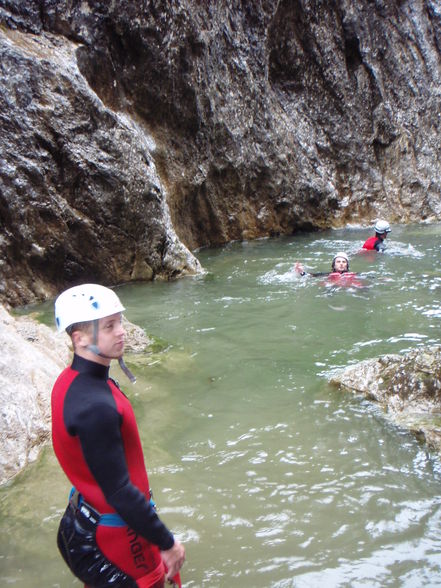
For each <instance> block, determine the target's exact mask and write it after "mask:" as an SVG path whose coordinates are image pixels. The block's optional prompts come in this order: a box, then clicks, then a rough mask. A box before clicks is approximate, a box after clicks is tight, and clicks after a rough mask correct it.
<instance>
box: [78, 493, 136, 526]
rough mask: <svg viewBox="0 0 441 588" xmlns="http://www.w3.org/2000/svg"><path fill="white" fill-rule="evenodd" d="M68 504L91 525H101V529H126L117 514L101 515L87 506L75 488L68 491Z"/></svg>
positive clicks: (125, 524)
mask: <svg viewBox="0 0 441 588" xmlns="http://www.w3.org/2000/svg"><path fill="white" fill-rule="evenodd" d="M69 502H70V503H72V504H73V505H74V506H75V507H76V508H78V510H79V511H80V512H81V514H82V515H83V516H85V517H86V519H88V520H89V521H90V522H91V523H93V524H97V525H102V526H103V527H127V523H125V522H124V519H122V518H121V517H120V516H119V514H118V513H116V512H109V513H104V514H101V513H100V512H98V511H97V510H96V509H95V508H93V506H90V504H87V502H85V500H84V499H83V497H82V495H81V494H80V493H79V492H78V490H77V489H76V488H72V490H71V491H70V495H69Z"/></svg>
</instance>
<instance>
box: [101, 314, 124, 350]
mask: <svg viewBox="0 0 441 588" xmlns="http://www.w3.org/2000/svg"><path fill="white" fill-rule="evenodd" d="M124 339H125V331H124V328H123V326H122V314H121V313H120V312H117V313H116V314H112V315H110V316H106V317H105V318H102V319H100V320H99V324H98V342H97V345H98V348H99V350H100V352H101V353H102V354H103V355H105V356H106V357H110V358H111V359H119V358H120V357H122V355H123V353H124Z"/></svg>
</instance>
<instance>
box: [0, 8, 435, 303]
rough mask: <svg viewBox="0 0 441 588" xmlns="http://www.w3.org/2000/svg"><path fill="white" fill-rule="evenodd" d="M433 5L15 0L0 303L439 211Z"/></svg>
mask: <svg viewBox="0 0 441 588" xmlns="http://www.w3.org/2000/svg"><path fill="white" fill-rule="evenodd" d="M440 31H441V12H440V10H439V3H438V2H437V1H436V0H407V1H406V0H404V1H403V0H390V1H387V2H385V1H384V0H333V1H329V2H319V1H317V0H315V1H311V0H262V1H261V2H248V1H243V0H222V1H219V2H218V1H214V0H209V1H207V2H198V1H197V0H180V1H172V2H165V0H144V1H141V0H135V1H132V0H130V1H129V0H112V1H111V2H108V1H107V0H106V1H104V0H101V1H99V0H81V1H80V0H28V1H27V2H22V1H21V0H0V55H1V65H0V67H1V74H2V75H1V79H0V109H1V113H2V114H1V117H0V131H1V134H0V136H1V139H0V145H1V158H0V181H1V194H0V218H1V237H0V255H1V259H0V262H1V265H0V276H1V281H0V297H1V299H3V300H4V301H5V302H9V303H10V304H13V305H16V304H21V303H24V302H28V301H32V300H35V299H41V298H44V297H46V296H50V295H52V294H54V293H55V292H56V291H57V290H59V289H60V288H61V286H64V285H66V284H73V283H76V282H79V281H85V280H91V279H93V280H96V281H100V282H103V283H106V284H110V283H112V284H115V283H120V282H123V281H128V280H134V279H152V278H155V277H164V278H169V277H174V276H179V275H181V274H183V273H186V272H194V271H198V270H199V269H200V268H199V266H198V263H197V260H196V259H195V258H194V257H193V256H192V255H191V253H190V252H189V250H193V249H195V248H197V247H200V246H204V245H217V244H222V243H225V242H227V241H230V240H234V239H250V238H254V237H262V236H267V235H275V234H280V233H285V234H288V233H292V232H295V231H297V230H302V229H316V228H324V227H329V226H341V225H343V224H345V223H347V222H364V223H367V222H369V221H370V220H372V219H373V218H375V217H376V216H377V215H382V216H386V217H387V218H388V219H389V220H390V221H401V222H407V221H418V220H421V219H425V220H430V219H440V218H441V199H440V196H439V195H440V192H441V160H440V158H439V153H440V152H441V128H440V114H439V113H440V112H441V92H440V73H441V67H440V54H441V32H440Z"/></svg>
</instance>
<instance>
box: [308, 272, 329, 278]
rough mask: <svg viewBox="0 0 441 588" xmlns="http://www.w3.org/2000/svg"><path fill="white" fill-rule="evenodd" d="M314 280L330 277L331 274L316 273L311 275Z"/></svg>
mask: <svg viewBox="0 0 441 588" xmlns="http://www.w3.org/2000/svg"><path fill="white" fill-rule="evenodd" d="M309 275H310V276H312V277H313V278H323V277H325V276H329V272H315V273H313V274H309Z"/></svg>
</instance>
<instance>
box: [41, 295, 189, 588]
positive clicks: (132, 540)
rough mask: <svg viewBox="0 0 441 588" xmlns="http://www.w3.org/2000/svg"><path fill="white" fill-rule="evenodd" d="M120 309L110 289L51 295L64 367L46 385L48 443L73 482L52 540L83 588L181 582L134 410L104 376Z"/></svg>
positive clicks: (119, 350)
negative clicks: (67, 359)
mask: <svg viewBox="0 0 441 588" xmlns="http://www.w3.org/2000/svg"><path fill="white" fill-rule="evenodd" d="M123 310H124V307H123V306H122V304H121V302H120V300H119V299H118V297H117V296H116V294H115V293H114V292H113V291H112V290H110V289H109V288H105V287H103V286H100V285H97V284H84V285H82V286H76V287H74V288H70V289H69V290H66V291H65V292H63V293H62V294H61V295H60V296H59V297H58V298H57V300H56V302H55V318H56V323H57V327H58V330H59V331H63V330H66V331H67V332H68V334H69V335H70V337H71V339H72V345H73V350H74V356H73V361H72V364H71V365H70V366H69V367H68V368H66V369H65V370H64V371H63V372H62V373H61V374H60V376H59V377H58V379H57V381H56V382H55V385H54V388H53V391H52V442H53V447H54V451H55V454H56V456H57V458H58V461H59V462H60V465H61V467H62V468H63V470H64V472H65V473H66V475H67V477H68V478H69V480H70V482H71V484H72V485H73V489H72V492H71V496H70V499H69V504H68V507H67V509H66V511H65V513H64V516H63V518H62V520H61V523H60V527H59V531H58V547H59V549H60V552H61V554H62V556H63V558H64V559H65V561H66V563H67V565H68V566H69V568H70V569H71V570H72V572H73V573H74V575H75V576H77V578H79V579H80V580H81V581H82V582H84V584H85V587H86V588H93V587H94V588H107V587H115V588H163V587H164V585H165V581H166V580H167V581H169V582H170V583H171V582H174V581H176V582H177V583H178V585H180V579H179V570H180V568H181V566H182V564H183V563H184V559H185V550H184V547H183V545H182V544H181V543H180V542H179V541H177V540H176V539H175V538H174V537H173V535H172V533H171V532H170V531H169V530H168V529H167V527H166V526H165V525H164V523H163V522H162V521H161V520H160V518H159V517H158V515H157V514H156V511H155V507H154V504H153V502H152V501H151V493H150V487H149V481H148V476H147V471H146V469H145V465H144V456H143V451H142V447H141V442H140V438H139V433H138V428H137V424H136V419H135V415H134V413H133V409H132V407H131V404H130V402H129V400H128V399H127V397H126V396H125V394H124V393H123V392H122V391H121V390H120V388H119V386H118V385H117V384H116V382H115V381H113V380H112V379H111V378H109V366H110V363H111V360H112V359H117V360H119V362H120V365H121V367H122V368H123V369H124V370H125V371H126V373H127V374H128V375H129V376H130V375H131V374H130V372H129V370H128V369H127V368H126V366H125V364H124V362H123V360H122V355H123V351H124V336H125V333H124V329H123V326H122V322H121V321H122V314H121V313H122V312H123Z"/></svg>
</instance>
